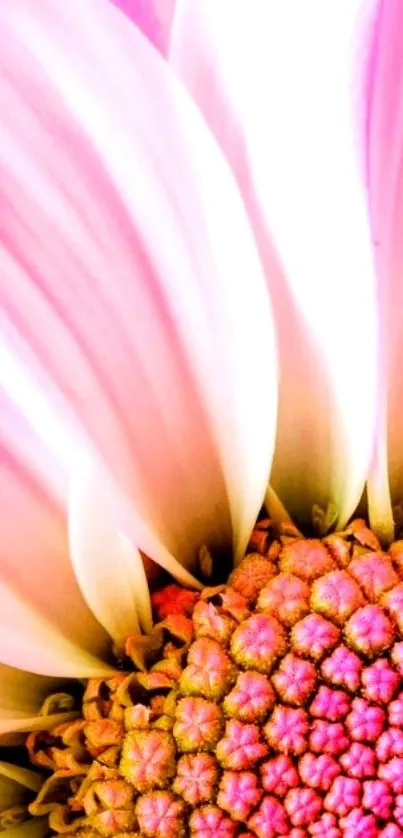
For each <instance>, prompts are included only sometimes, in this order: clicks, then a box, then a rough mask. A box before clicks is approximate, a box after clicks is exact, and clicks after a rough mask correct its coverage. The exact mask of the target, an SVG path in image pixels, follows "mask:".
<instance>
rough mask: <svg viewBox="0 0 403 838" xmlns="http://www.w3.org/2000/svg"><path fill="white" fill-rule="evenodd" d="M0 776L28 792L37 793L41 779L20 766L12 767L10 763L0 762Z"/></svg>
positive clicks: (38, 775)
mask: <svg viewBox="0 0 403 838" xmlns="http://www.w3.org/2000/svg"><path fill="white" fill-rule="evenodd" d="M0 776H1V777H6V778H7V779H9V780H12V781H13V782H14V783H18V784H19V785H20V786H22V787H23V788H25V789H30V791H39V789H40V787H41V785H42V783H43V778H42V777H41V775H40V774H38V773H37V772H36V771H31V770H30V769H29V768H21V766H20V765H13V764H12V763H11V762H4V761H0Z"/></svg>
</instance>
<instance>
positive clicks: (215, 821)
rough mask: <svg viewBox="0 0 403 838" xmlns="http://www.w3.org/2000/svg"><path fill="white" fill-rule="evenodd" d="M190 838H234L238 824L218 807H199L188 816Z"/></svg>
mask: <svg viewBox="0 0 403 838" xmlns="http://www.w3.org/2000/svg"><path fill="white" fill-rule="evenodd" d="M189 825H190V829H191V835H192V838H234V835H235V833H236V831H237V829H238V824H237V823H236V822H235V821H233V820H231V818H229V817H228V816H227V815H225V813H224V812H222V811H221V809H219V808H218V806H212V805H207V806H201V807H200V809H196V810H195V811H194V812H193V814H192V815H191V816H190V819H189Z"/></svg>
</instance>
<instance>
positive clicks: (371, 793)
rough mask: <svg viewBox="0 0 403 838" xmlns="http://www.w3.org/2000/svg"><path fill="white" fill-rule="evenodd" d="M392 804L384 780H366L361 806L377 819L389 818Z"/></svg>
mask: <svg viewBox="0 0 403 838" xmlns="http://www.w3.org/2000/svg"><path fill="white" fill-rule="evenodd" d="M392 802H393V797H392V795H391V793H390V789H389V786H388V784H387V783H386V782H385V781H384V780H366V781H365V783H363V795H362V805H363V807H364V809H369V811H370V812H373V813H374V815H376V817H377V818H383V820H387V819H388V818H390V815H391V807H392Z"/></svg>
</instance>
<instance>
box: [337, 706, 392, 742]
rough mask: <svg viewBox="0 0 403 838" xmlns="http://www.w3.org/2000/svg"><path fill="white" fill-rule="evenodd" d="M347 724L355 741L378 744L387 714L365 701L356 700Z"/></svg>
mask: <svg viewBox="0 0 403 838" xmlns="http://www.w3.org/2000/svg"><path fill="white" fill-rule="evenodd" d="M346 724H347V727H348V729H349V731H350V734H351V736H352V738H353V739H355V740H357V741H358V742H376V740H377V739H378V737H379V736H380V735H381V733H382V730H383V728H384V724H385V713H384V711H383V710H382V708H381V707H372V706H371V704H369V703H368V701H365V699H363V698H355V699H354V700H353V703H352V710H351V713H349V715H348V716H347V719H346Z"/></svg>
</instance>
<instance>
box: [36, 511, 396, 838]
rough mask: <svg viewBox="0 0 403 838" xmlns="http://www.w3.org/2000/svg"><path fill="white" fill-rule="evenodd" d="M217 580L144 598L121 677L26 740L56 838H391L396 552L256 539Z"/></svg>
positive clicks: (365, 536) (359, 537) (352, 541)
mask: <svg viewBox="0 0 403 838" xmlns="http://www.w3.org/2000/svg"><path fill="white" fill-rule="evenodd" d="M251 544H252V549H253V552H252V553H250V554H248V555H247V557H246V558H245V559H244V560H243V561H242V562H241V564H240V565H239V567H238V568H237V569H236V570H234V571H233V573H232V574H231V576H230V578H229V580H228V582H227V584H225V585H220V586H216V587H207V588H205V589H204V590H203V592H202V593H201V594H200V595H199V594H195V593H193V592H187V591H184V589H181V588H179V587H177V586H169V587H168V588H166V589H164V590H161V591H159V592H158V593H157V594H155V595H154V598H153V600H154V608H155V612H156V616H157V619H159V622H157V624H156V626H155V629H154V631H153V634H152V636H151V637H149V638H141V639H140V638H136V637H133V638H129V639H128V641H127V644H126V653H127V659H126V661H125V666H126V670H127V668H128V666H127V665H128V662H130V669H131V671H129V672H128V671H125V672H122V673H121V674H120V675H117V676H116V677H114V678H111V679H109V680H106V681H101V680H99V681H98V680H91V681H89V682H88V685H87V688H86V691H85V694H84V698H83V703H82V712H81V714H80V716H79V718H77V719H76V720H75V721H73V722H69V723H67V724H64V725H60V726H59V727H58V728H56V729H54V730H53V731H51V732H50V733H49V732H46V733H43V732H35V733H32V734H30V736H29V738H28V743H27V744H28V748H29V753H30V757H31V761H32V762H33V763H35V764H37V765H39V766H41V768H42V769H45V770H46V771H47V772H48V779H47V780H46V781H45V783H44V785H43V787H42V789H41V791H40V793H39V795H38V797H37V799H36V800H35V802H34V803H33V804H31V807H30V808H31V812H32V814H35V815H48V816H49V823H50V829H51V834H53V833H63V834H67V835H70V836H72V838H112V836H119V838H242V836H243V838H277V836H282V835H284V836H290V838H311V836H317V837H318V838H319V837H320V838H399V836H403V543H402V542H395V543H394V544H393V545H392V546H391V548H390V549H389V551H388V552H387V553H385V552H383V551H382V550H381V548H380V545H379V544H378V542H377V540H376V538H375V536H374V535H373V533H372V532H371V531H370V530H369V529H367V527H366V526H365V523H364V522H362V521H355V522H353V524H351V525H350V526H349V527H348V528H347V529H346V530H345V531H344V532H342V533H337V534H333V535H331V536H328V537H326V538H324V539H322V540H319V539H303V538H301V537H299V536H298V535H297V534H296V533H294V532H293V531H292V530H290V531H288V532H287V529H284V531H283V533H282V534H281V535H280V536H278V537H274V536H273V537H272V536H271V533H270V528H269V524H268V522H263V523H261V524H259V525H258V528H257V530H256V531H255V533H254V536H253V539H252V543H251Z"/></svg>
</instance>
